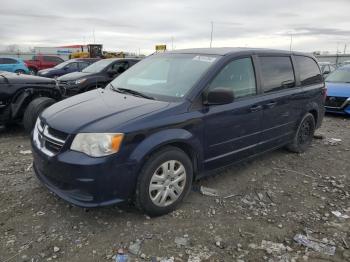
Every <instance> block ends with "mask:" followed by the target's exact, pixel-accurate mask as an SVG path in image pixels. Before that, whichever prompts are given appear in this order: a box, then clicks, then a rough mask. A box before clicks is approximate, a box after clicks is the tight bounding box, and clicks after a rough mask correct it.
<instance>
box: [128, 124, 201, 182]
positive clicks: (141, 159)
mask: <svg viewBox="0 0 350 262" xmlns="http://www.w3.org/2000/svg"><path fill="white" fill-rule="evenodd" d="M167 146H173V147H177V148H179V149H181V150H182V151H184V152H185V154H186V155H187V156H188V157H189V158H190V160H191V162H192V165H193V172H194V175H193V177H196V174H197V173H198V171H199V169H200V163H201V162H202V160H203V150H202V145H201V143H200V141H199V139H198V138H196V137H195V136H194V135H193V134H192V133H190V132H189V131H187V130H185V129H167V130H162V131H160V132H157V133H154V134H152V135H151V136H149V137H148V138H146V139H145V140H143V141H142V142H141V143H140V144H139V145H138V146H137V147H136V149H135V150H134V151H133V152H132V153H131V155H130V159H131V161H133V162H134V161H135V162H136V163H139V165H138V169H137V170H136V172H137V174H138V173H139V171H140V170H141V168H142V166H143V165H144V164H145V162H146V161H147V159H148V158H149V157H150V156H151V155H153V154H155V153H156V152H158V151H159V150H161V149H163V148H164V147H167Z"/></svg>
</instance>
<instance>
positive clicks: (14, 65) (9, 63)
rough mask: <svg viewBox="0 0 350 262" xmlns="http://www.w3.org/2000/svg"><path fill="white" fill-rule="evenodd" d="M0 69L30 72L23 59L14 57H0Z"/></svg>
mask: <svg viewBox="0 0 350 262" xmlns="http://www.w3.org/2000/svg"><path fill="white" fill-rule="evenodd" d="M0 71H7V72H13V73H17V74H29V70H28V67H27V66H26V65H25V63H24V62H23V60H22V59H20V58H13V57H0Z"/></svg>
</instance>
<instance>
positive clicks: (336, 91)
mask: <svg viewBox="0 0 350 262" xmlns="http://www.w3.org/2000/svg"><path fill="white" fill-rule="evenodd" d="M326 86H327V98H326V104H325V107H326V112H329V113H337V114H343V115H350V65H345V66H342V67H340V68H338V69H337V70H336V71H334V72H333V73H331V74H330V75H329V76H328V77H327V78H326Z"/></svg>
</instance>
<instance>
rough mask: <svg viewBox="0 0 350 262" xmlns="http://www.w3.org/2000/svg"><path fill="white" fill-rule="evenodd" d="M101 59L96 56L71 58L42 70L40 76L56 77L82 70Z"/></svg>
mask: <svg viewBox="0 0 350 262" xmlns="http://www.w3.org/2000/svg"><path fill="white" fill-rule="evenodd" d="M98 60H99V59H96V58H79V59H70V60H68V61H65V62H63V63H60V64H58V65H56V66H54V67H51V68H47V69H43V70H40V71H39V72H38V74H37V75H38V76H43V77H48V78H56V77H59V76H63V75H66V74H69V73H73V72H80V71H82V70H83V69H84V68H86V67H88V66H89V65H91V64H93V63H95V62H96V61H98Z"/></svg>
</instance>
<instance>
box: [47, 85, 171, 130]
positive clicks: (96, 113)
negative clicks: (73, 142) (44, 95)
mask: <svg viewBox="0 0 350 262" xmlns="http://www.w3.org/2000/svg"><path fill="white" fill-rule="evenodd" d="M168 105H169V102H162V101H156V100H150V99H145V98H140V97H135V96H131V95H124V94H120V93H118V92H115V91H111V90H103V89H98V90H93V91H89V92H85V93H83V94H80V95H76V96H73V97H71V98H68V99H65V100H63V101H61V102H58V103H56V104H54V105H52V106H51V107H49V108H48V109H46V110H45V111H44V112H43V114H42V118H43V120H44V121H45V122H46V123H47V124H48V125H49V126H50V127H52V128H54V129H57V130H59V131H62V132H65V133H69V134H75V133H78V132H114V131H117V130H115V128H117V127H118V126H121V125H122V124H125V123H126V122H128V121H131V120H133V119H135V118H137V117H140V116H144V115H147V114H150V113H152V112H154V111H156V110H160V109H162V108H165V107H167V106H168ZM113 130H114V131H113Z"/></svg>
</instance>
